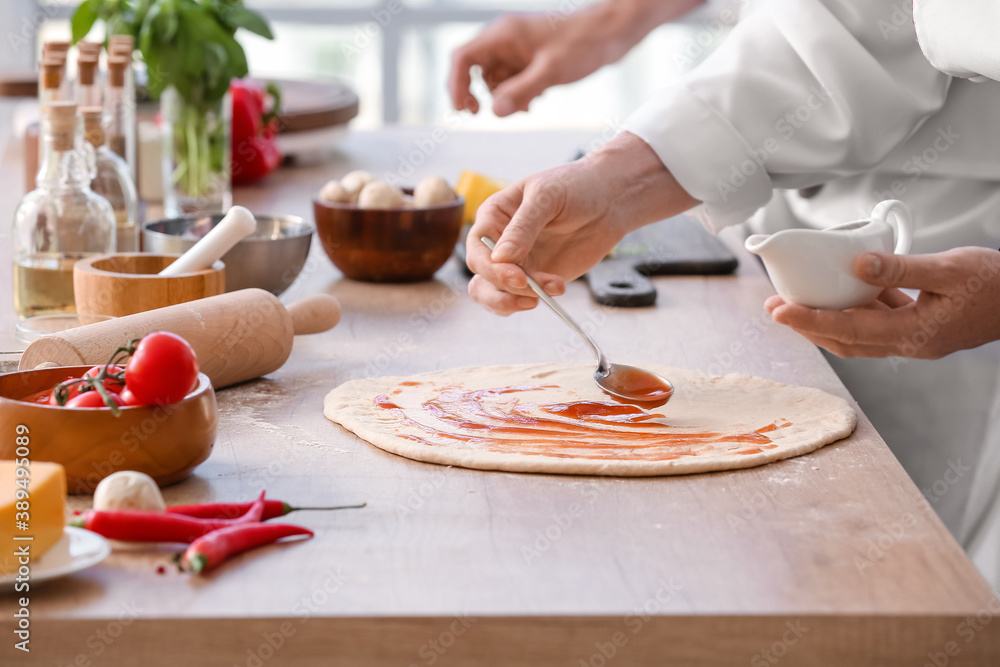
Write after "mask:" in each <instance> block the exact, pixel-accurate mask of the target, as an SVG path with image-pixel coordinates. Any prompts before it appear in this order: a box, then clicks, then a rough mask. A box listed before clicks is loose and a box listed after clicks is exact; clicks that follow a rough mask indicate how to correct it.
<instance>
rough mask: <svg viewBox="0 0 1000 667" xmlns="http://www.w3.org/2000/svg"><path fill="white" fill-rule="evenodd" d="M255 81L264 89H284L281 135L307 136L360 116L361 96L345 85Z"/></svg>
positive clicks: (328, 82) (284, 80) (313, 82)
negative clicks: (270, 83)
mask: <svg viewBox="0 0 1000 667" xmlns="http://www.w3.org/2000/svg"><path fill="white" fill-rule="evenodd" d="M256 81H257V82H258V83H261V84H264V85H266V84H267V83H268V82H269V81H274V83H276V84H278V86H279V87H280V88H281V114H280V115H279V117H278V128H279V130H278V131H279V132H280V133H283V134H284V133H292V132H308V131H309V130H318V129H323V128H328V127H333V126H335V125H343V124H345V123H347V122H348V121H350V120H351V119H352V118H354V117H355V116H357V115H358V104H359V100H358V95H357V93H355V92H354V91H353V90H351V88H349V87H348V86H346V85H344V84H342V83H337V82H333V81H326V82H321V81H293V80H288V79H257V80H256Z"/></svg>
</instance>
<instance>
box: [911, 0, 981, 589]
mask: <svg viewBox="0 0 1000 667" xmlns="http://www.w3.org/2000/svg"><path fill="white" fill-rule="evenodd" d="M913 13H914V26H915V29H916V32H917V40H918V42H919V43H920V48H921V49H922V50H923V53H924V56H926V57H927V60H928V61H930V63H931V64H932V65H934V67H936V68H937V69H939V70H941V71H942V72H945V73H946V74H950V75H952V76H956V77H962V78H969V79H972V80H973V81H990V80H992V81H994V82H995V81H1000V46H998V45H997V43H996V28H997V26H1000V3H997V2H996V0H964V1H963V2H950V1H948V0H944V1H942V0H915V1H914V3H913ZM994 372H995V369H994ZM987 423H988V426H987V430H986V434H985V438H984V446H983V453H982V456H981V457H980V458H979V461H978V465H977V466H976V468H975V471H974V473H973V475H974V476H973V480H972V485H971V488H970V490H969V498H968V502H967V504H966V507H965V512H964V515H963V517H962V523H961V526H960V532H959V538H960V539H961V540H962V544H963V545H964V546H965V548H966V550H967V551H968V552H969V557H970V558H972V560H973V562H974V563H975V564H976V566H977V567H978V568H979V570H980V571H981V572H982V573H983V575H984V576H985V577H986V579H987V581H989V583H990V585H991V586H993V588H994V590H1000V392H998V393H997V396H996V398H994V401H993V406H992V410H991V411H990V414H989V418H988V422H987Z"/></svg>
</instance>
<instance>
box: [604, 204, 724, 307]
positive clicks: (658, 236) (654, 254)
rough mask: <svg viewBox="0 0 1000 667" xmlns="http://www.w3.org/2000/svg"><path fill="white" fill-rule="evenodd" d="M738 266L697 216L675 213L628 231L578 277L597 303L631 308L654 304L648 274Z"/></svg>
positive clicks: (698, 272) (721, 272) (715, 272)
mask: <svg viewBox="0 0 1000 667" xmlns="http://www.w3.org/2000/svg"><path fill="white" fill-rule="evenodd" d="M738 264H739V262H738V261H737V259H736V257H735V256H734V255H733V253H731V252H730V251H729V250H728V249H727V248H726V246H725V245H723V243H722V242H721V241H719V239H718V238H716V237H714V236H712V235H711V234H709V233H708V232H707V231H705V228H704V227H702V226H701V224H700V223H699V222H698V221H697V220H694V219H693V218H689V217H687V216H684V215H679V216H676V217H673V218H670V219H669V220H661V221H660V222H657V223H654V224H652V225H648V226H646V227H642V228H641V229H637V230H635V231H634V232H630V233H629V234H628V235H627V236H626V237H625V238H624V239H622V242H621V243H619V244H618V246H617V247H616V248H615V249H614V251H612V253H611V255H609V256H608V258H607V259H605V260H604V261H603V262H601V263H600V264H598V265H597V266H595V267H594V268H592V269H591V270H590V271H588V272H587V273H586V275H585V276H584V278H585V279H586V281H587V285H588V286H589V287H590V294H591V295H592V296H593V297H594V300H595V301H596V302H597V303H599V304H601V305H604V306H618V307H622V308H637V307H642V306H651V305H653V304H654V303H656V288H655V287H654V286H653V283H652V282H650V280H649V276H677V275H707V276H714V275H725V274H728V273H732V272H733V271H735V270H736V267H737V265H738Z"/></svg>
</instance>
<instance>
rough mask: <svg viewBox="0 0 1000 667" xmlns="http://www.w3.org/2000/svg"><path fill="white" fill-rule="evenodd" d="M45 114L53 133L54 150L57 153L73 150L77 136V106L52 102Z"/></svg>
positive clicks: (46, 108) (70, 103)
mask: <svg viewBox="0 0 1000 667" xmlns="http://www.w3.org/2000/svg"><path fill="white" fill-rule="evenodd" d="M44 113H45V118H46V119H47V120H48V123H49V131H50V132H51V133H52V148H53V149H55V150H57V151H68V150H72V149H73V139H74V138H75V135H76V104H75V103H73V102H50V103H49V104H48V105H46V107H45V110H44Z"/></svg>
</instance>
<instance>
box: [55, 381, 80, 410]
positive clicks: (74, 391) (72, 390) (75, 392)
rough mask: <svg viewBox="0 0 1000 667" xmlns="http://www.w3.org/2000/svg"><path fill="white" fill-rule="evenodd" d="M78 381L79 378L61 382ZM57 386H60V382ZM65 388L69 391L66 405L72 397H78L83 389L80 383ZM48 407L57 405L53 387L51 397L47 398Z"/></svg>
mask: <svg viewBox="0 0 1000 667" xmlns="http://www.w3.org/2000/svg"><path fill="white" fill-rule="evenodd" d="M79 379H80V378H74V377H67V378H66V379H65V380H63V382H69V381H70V380H79ZM59 384H62V382H60V383H59ZM57 386H58V385H57ZM67 388H68V390H69V393H68V394H67V395H66V402H67V403H68V402H69V400H70V399H71V398H73V397H74V396H79V395H80V391H81V390H82V389H83V383H82V382H74V383H73V384H71V385H68V387H67ZM49 405H59V403H58V401H56V388H55V387H53V388H52V395H51V396H49Z"/></svg>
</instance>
